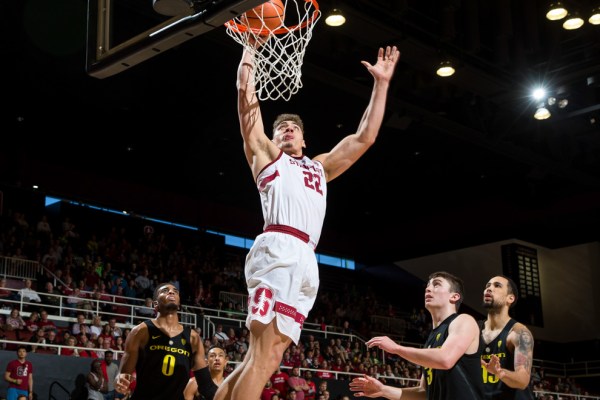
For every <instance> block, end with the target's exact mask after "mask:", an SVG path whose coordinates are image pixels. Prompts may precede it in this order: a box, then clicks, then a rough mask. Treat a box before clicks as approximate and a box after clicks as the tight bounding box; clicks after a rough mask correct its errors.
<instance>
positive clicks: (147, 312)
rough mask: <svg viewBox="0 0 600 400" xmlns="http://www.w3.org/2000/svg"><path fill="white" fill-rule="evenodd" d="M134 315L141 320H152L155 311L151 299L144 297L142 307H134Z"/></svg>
mask: <svg viewBox="0 0 600 400" xmlns="http://www.w3.org/2000/svg"><path fill="white" fill-rule="evenodd" d="M135 313H136V314H137V315H138V316H140V317H142V318H143V320H146V319H150V318H154V315H155V311H154V305H153V304H152V298H150V297H146V299H145V300H144V305H143V306H141V307H136V309H135ZM140 322H141V321H140Z"/></svg>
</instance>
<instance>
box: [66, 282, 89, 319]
mask: <svg viewBox="0 0 600 400" xmlns="http://www.w3.org/2000/svg"><path fill="white" fill-rule="evenodd" d="M84 299H85V295H84V294H82V293H81V290H80V289H79V288H78V287H76V288H75V289H73V292H72V293H71V294H70V295H69V296H67V300H66V306H67V307H68V308H70V309H72V310H73V311H71V312H69V315H70V316H73V315H75V314H76V312H77V311H76V310H80V309H82V308H83V304H84V301H85V300H84Z"/></svg>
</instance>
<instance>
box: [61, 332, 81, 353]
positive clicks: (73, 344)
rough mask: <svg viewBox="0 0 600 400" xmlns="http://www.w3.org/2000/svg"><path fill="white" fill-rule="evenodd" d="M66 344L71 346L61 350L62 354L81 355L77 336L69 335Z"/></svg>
mask: <svg viewBox="0 0 600 400" xmlns="http://www.w3.org/2000/svg"><path fill="white" fill-rule="evenodd" d="M65 344H66V345H67V346H69V347H63V348H62V349H61V350H60V355H61V356H73V357H79V349H77V348H76V346H77V338H76V337H75V336H69V337H68V338H67V340H66V341H65Z"/></svg>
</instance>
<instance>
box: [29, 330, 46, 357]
mask: <svg viewBox="0 0 600 400" xmlns="http://www.w3.org/2000/svg"><path fill="white" fill-rule="evenodd" d="M29 342H30V343H32V345H31V346H29V351H30V352H32V353H35V352H37V351H39V350H46V349H47V347H46V346H39V345H40V344H46V336H45V335H44V331H43V330H41V329H38V330H37V331H36V332H35V333H34V335H33V336H32V337H31V339H29ZM33 343H35V344H33Z"/></svg>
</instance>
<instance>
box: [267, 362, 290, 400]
mask: <svg viewBox="0 0 600 400" xmlns="http://www.w3.org/2000/svg"><path fill="white" fill-rule="evenodd" d="M289 378H290V376H289V375H288V373H287V372H285V371H282V370H281V367H280V366H279V365H278V366H277V369H276V370H275V372H273V375H271V382H272V383H273V389H275V390H277V393H278V394H279V395H280V396H281V398H282V399H285V397H286V396H287V390H288V384H287V381H288V379H289Z"/></svg>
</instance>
